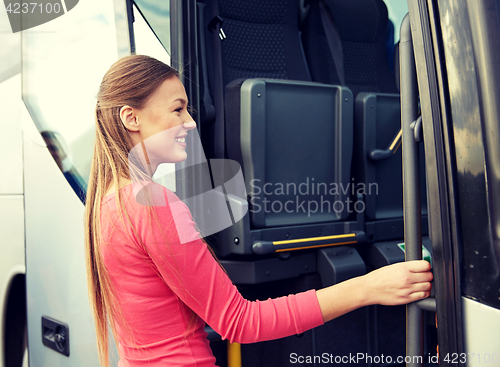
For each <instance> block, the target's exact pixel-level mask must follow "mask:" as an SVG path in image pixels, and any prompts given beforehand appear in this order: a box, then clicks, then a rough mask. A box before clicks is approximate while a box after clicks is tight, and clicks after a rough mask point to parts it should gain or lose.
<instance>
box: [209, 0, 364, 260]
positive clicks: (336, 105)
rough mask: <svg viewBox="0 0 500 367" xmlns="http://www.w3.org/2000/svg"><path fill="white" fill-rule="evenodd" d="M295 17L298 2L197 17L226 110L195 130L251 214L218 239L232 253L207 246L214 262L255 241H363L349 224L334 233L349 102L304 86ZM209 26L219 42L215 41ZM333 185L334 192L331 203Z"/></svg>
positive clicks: (347, 161) (344, 176) (347, 193)
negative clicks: (227, 170) (243, 191)
mask: <svg viewBox="0 0 500 367" xmlns="http://www.w3.org/2000/svg"><path fill="white" fill-rule="evenodd" d="M214 6H217V8H218V11H214ZM300 7H301V1H300V0H273V1H268V0H266V1H264V0H259V1H251V2H250V1H229V0H217V1H215V0H212V1H208V2H207V3H206V6H205V9H204V14H205V17H204V21H205V23H206V24H208V25H209V26H208V27H206V28H211V31H212V32H210V31H208V30H207V31H206V33H205V39H206V42H205V43H206V59H207V70H208V71H207V73H208V78H207V79H208V85H209V87H210V90H212V91H214V93H213V98H214V102H215V103H214V104H217V101H218V103H221V102H222V103H223V106H224V109H223V110H222V111H220V110H219V113H217V116H216V118H215V121H214V122H213V123H212V124H204V123H203V121H202V124H201V129H202V131H203V129H208V130H210V129H212V130H213V133H212V134H210V135H209V137H208V138H207V139H209V141H210V142H213V143H214V144H216V145H217V146H218V147H217V148H216V149H215V151H214V156H215V157H217V158H228V159H233V160H236V161H238V162H239V163H240V164H241V165H242V167H243V173H244V177H245V182H246V185H247V193H248V194H249V200H248V203H247V202H241V203H240V205H249V216H247V217H245V218H244V219H243V221H249V223H239V224H238V223H236V225H234V226H233V227H231V228H229V229H228V230H226V231H223V232H225V233H221V234H220V235H219V236H218V237H219V239H222V238H233V239H234V238H238V241H237V243H235V242H234V241H226V240H224V241H220V242H218V243H217V244H215V245H214V247H216V248H217V249H218V250H219V254H221V255H222V256H226V255H230V254H240V255H251V254H255V253H256V252H255V251H254V249H255V245H256V244H262V241H267V242H269V241H280V240H292V239H297V238H301V237H311V238H313V237H314V238H315V237H318V233H321V234H322V235H323V236H325V235H337V234H343V233H346V232H352V231H354V230H358V229H359V230H360V231H362V228H358V224H359V223H358V221H357V217H356V216H355V215H354V216H353V215H351V218H352V219H353V220H351V221H350V222H349V223H348V224H344V223H341V222H342V221H344V220H347V218H348V216H349V215H350V213H349V211H348V207H347V205H346V202H347V201H348V199H347V198H348V197H351V196H352V192H351V190H349V189H347V190H346V189H345V188H349V186H350V169H351V157H352V141H353V96H352V92H351V91H350V90H349V89H348V88H346V87H343V86H339V85H331V84H330V85H325V84H320V83H312V82H310V74H309V70H308V67H307V64H306V61H305V57H304V53H303V49H302V45H301V38H300V31H299V21H300V18H301V11H300ZM214 19H215V21H216V22H217V27H219V28H222V31H220V30H219V32H220V33H221V37H225V39H224V40H222V41H221V40H220V39H218V38H217V37H216V36H214V33H213V32H217V31H218V29H214V28H213V25H214ZM210 25H212V27H210ZM217 27H216V28H217ZM222 33H223V34H224V36H222ZM214 40H215V42H214ZM218 53H219V55H220V60H218V57H217V56H218ZM219 67H220V71H219V72H217V69H218V68H219ZM220 82H221V83H222V85H223V88H222V89H219V92H217V89H218V87H217V83H220ZM216 109H217V108H216ZM221 132H223V133H221ZM331 183H334V184H335V185H337V189H336V190H335V191H336V192H335V193H334V194H333V195H332V194H331V186H329V185H330V184H331ZM301 184H302V187H299V186H300V185H301ZM318 184H323V185H322V186H321V190H323V191H324V190H325V186H326V190H327V193H326V195H325V194H324V193H323V192H319V193H318V190H317V188H318ZM264 185H266V186H265V187H264ZM301 189H302V190H301ZM342 189H343V190H342ZM326 196H329V197H328V198H326ZM322 199H323V201H322ZM266 201H267V204H266ZM328 201H330V202H328ZM287 202H288V206H285V205H286V203H287ZM335 202H338V204H337V206H336V207H334V205H333V204H334V203H335ZM308 204H309V206H308ZM265 205H268V206H267V209H266V207H265ZM311 206H312V207H311ZM285 226H288V227H287V228H285V229H283V227H285ZM249 231H250V232H251V233H248V232H249ZM227 232H231V233H230V234H227ZM356 236H357V235H356ZM357 239H358V240H362V239H364V237H363V235H361V236H360V237H359V238H358V237H357ZM258 241H261V242H258ZM356 241H357V240H355V241H354V242H356ZM269 243H270V242H269ZM350 243H353V242H352V241H351V242H350ZM304 246H305V245H304ZM271 247H272V246H271ZM261 248H262V247H261ZM259 254H262V252H259Z"/></svg>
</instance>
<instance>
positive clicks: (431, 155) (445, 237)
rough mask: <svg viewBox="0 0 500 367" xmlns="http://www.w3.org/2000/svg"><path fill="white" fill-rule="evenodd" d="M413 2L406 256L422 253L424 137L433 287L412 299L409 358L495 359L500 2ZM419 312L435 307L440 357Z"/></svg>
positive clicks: (499, 281) (499, 284) (405, 72)
mask: <svg viewBox="0 0 500 367" xmlns="http://www.w3.org/2000/svg"><path fill="white" fill-rule="evenodd" d="M408 7H409V22H407V23H406V24H405V25H404V26H405V29H404V30H403V28H402V34H403V33H405V37H406V38H405V42H406V45H407V46H408V47H407V52H406V56H405V58H403V56H402V58H401V63H402V66H401V73H402V79H401V82H402V85H403V78H406V81H407V83H406V86H407V90H406V92H405V94H406V98H403V97H402V100H403V102H402V103H403V104H405V103H406V106H404V105H403V106H402V109H403V136H404V134H405V131H406V133H407V139H406V140H405V139H404V140H403V147H404V150H403V154H404V158H403V162H404V172H405V176H404V177H405V184H404V189H405V191H404V195H405V206H406V209H405V237H406V243H407V245H408V248H409V251H410V252H411V256H410V257H408V255H409V253H407V260H411V259H414V258H417V257H419V256H420V251H419V248H420V234H419V223H418V218H416V216H415V215H414V214H413V213H412V212H411V211H412V210H415V202H416V200H415V196H416V192H417V191H416V190H415V184H414V183H413V184H412V181H414V179H415V172H416V170H415V169H414V167H413V166H414V164H415V161H414V159H415V152H414V150H415V147H416V144H418V143H416V141H423V144H422V143H420V149H425V160H426V161H425V163H426V167H427V169H426V179H427V188H428V189H427V197H428V213H429V236H430V239H431V242H432V247H433V273H434V293H435V296H434V297H433V298H432V299H430V300H426V301H425V302H420V303H417V304H416V305H409V306H408V310H407V351H408V355H409V356H413V355H417V356H423V357H424V358H423V360H422V359H420V360H418V359H417V360H412V361H409V362H410V363H408V365H411V366H415V365H422V363H429V362H431V363H437V362H439V363H440V365H441V366H451V365H453V366H456V365H472V366H480V365H488V366H498V365H500V359H499V358H500V356H499V354H500V352H499V351H500V327H499V326H500V276H499V269H500V268H499V264H500V261H499V259H500V258H499V253H500V251H499V249H500V247H499V219H498V215H499V211H498V210H499V205H500V204H499V203H500V201H499V194H498V193H499V192H500V191H499V187H500V186H499V174H498V172H500V171H499V169H498V167H499V166H498V164H499V157H500V150H499V146H500V145H499V126H500V114H499V110H498V106H499V103H498V102H499V98H500V93H499V87H498V84H499V81H500V62H499V60H500V53H499V51H498V50H499V34H500V33H499V32H500V28H499V25H498V24H499V19H500V13H499V5H498V2H496V1H489V0H478V1H466V0H458V1H455V0H454V1H449V0H438V1H420V0H410V1H408ZM410 25H411V31H410ZM411 45H412V46H411ZM411 47H413V51H412V50H411ZM402 53H403V50H402ZM413 60H414V61H413ZM413 62H414V65H415V66H412V63H413ZM415 71H416V75H415ZM417 87H418V92H419V102H420V109H421V113H419V112H418V109H419V108H418V107H419V105H418V100H417ZM402 94H403V90H402ZM405 114H406V115H405ZM405 145H406V147H405ZM416 149H418V148H416ZM412 150H413V151H412ZM422 309H423V310H432V311H436V313H437V317H436V323H437V334H438V349H439V358H436V357H434V359H433V355H435V352H434V353H432V354H428V355H424V349H423V343H422V341H423V338H424V335H423V333H422V319H421V318H422V315H421V313H422V312H423V311H421V310H422Z"/></svg>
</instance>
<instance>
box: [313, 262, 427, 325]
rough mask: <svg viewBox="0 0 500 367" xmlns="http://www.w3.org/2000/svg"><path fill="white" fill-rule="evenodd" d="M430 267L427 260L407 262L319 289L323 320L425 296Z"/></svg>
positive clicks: (411, 300)
mask: <svg viewBox="0 0 500 367" xmlns="http://www.w3.org/2000/svg"><path fill="white" fill-rule="evenodd" d="M430 270H431V266H430V264H429V263H428V262H427V261H424V260H417V261H408V262H403V263H397V264H393V265H389V266H384V267H382V268H379V269H377V270H374V271H372V272H370V273H368V274H366V275H363V276H361V277H357V278H353V279H349V280H347V281H345V282H342V283H339V284H335V285H333V286H331V287H327V288H323V289H320V290H318V291H316V295H317V297H318V302H319V306H320V308H321V313H322V315H323V320H324V321H325V322H326V321H329V320H332V319H334V318H336V317H339V316H341V315H343V314H345V313H347V312H350V311H353V310H355V309H357V308H359V307H363V306H368V305H374V304H380V305H403V304H406V303H410V302H414V301H418V300H420V299H422V298H426V297H428V296H429V295H430V291H431V283H430V281H431V280H432V279H433V276H432V273H431V272H430Z"/></svg>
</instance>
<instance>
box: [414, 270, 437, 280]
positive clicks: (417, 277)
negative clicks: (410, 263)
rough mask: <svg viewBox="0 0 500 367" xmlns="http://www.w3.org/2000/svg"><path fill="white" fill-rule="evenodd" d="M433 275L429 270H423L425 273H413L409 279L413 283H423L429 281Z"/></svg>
mask: <svg viewBox="0 0 500 367" xmlns="http://www.w3.org/2000/svg"><path fill="white" fill-rule="evenodd" d="M433 278H434V277H433V275H432V273H431V272H429V271H428V272H425V273H414V274H412V277H411V280H412V282H413V283H424V282H430V281H431V280H432V279H433Z"/></svg>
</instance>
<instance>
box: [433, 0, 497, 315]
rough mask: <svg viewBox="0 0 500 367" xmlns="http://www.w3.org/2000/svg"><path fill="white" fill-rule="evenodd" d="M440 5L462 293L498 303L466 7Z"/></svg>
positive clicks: (447, 3) (491, 303)
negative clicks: (451, 139) (452, 141)
mask: <svg viewBox="0 0 500 367" xmlns="http://www.w3.org/2000/svg"><path fill="white" fill-rule="evenodd" d="M439 5H440V6H439V10H440V17H441V30H442V34H443V41H444V51H445V59H446V72H447V75H448V81H449V83H448V88H449V95H450V104H451V119H452V129H453V138H454V146H453V147H452V154H453V155H454V157H455V162H454V163H455V165H456V172H455V173H456V183H457V186H456V188H455V190H456V196H457V198H458V201H457V203H456V208H457V213H458V218H457V226H458V228H457V230H458V234H457V235H458V240H459V241H458V243H459V245H460V246H461V248H459V249H456V250H457V251H461V257H462V264H461V266H462V277H461V287H462V293H463V294H464V295H466V296H468V297H471V298H474V299H477V300H480V301H482V302H484V303H487V304H489V305H492V306H495V307H499V306H500V278H499V276H498V264H497V263H496V258H495V251H494V248H493V242H492V239H491V235H490V225H491V223H490V218H489V215H488V213H489V212H488V202H487V190H486V174H485V159H484V148H483V135H482V132H481V118H482V116H481V113H480V97H479V91H478V81H477V77H476V68H475V66H474V65H475V60H474V54H473V45H472V36H471V33H470V26H469V19H468V13H467V10H466V9H467V7H466V4H465V1H463V0H461V1H457V2H449V1H440V3H439ZM499 82H500V81H499Z"/></svg>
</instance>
